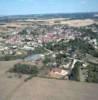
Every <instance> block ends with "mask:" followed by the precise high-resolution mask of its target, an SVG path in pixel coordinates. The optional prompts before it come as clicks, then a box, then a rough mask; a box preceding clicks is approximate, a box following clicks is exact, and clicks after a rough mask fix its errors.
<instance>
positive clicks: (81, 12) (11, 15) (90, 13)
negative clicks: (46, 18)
mask: <svg viewBox="0 0 98 100" xmlns="http://www.w3.org/2000/svg"><path fill="white" fill-rule="evenodd" d="M97 13H98V11H97V12H72V13H59V12H58V13H42V14H40V13H38V14H20V15H19V14H16V15H14V14H13V15H0V17H9V16H33V15H35V16H36V15H38V16H42V15H56V14H97Z"/></svg>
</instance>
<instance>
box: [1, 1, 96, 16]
mask: <svg viewBox="0 0 98 100" xmlns="http://www.w3.org/2000/svg"><path fill="white" fill-rule="evenodd" d="M97 7H98V1H96V0H93V1H92V0H66V1H65V0H47V1H46V0H41V1H40V0H36V1H35V0H28V1H25V0H0V16H11V15H40V14H41V15H42V14H58V13H61V14H62V13H64V14H68V13H90V12H98V9H97Z"/></svg>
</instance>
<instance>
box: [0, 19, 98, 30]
mask: <svg viewBox="0 0 98 100" xmlns="http://www.w3.org/2000/svg"><path fill="white" fill-rule="evenodd" d="M35 23H36V24H43V25H56V24H61V25H68V26H72V27H80V26H87V25H91V24H94V23H98V21H97V22H95V21H94V20H93V19H81V20H79V19H77V20H74V19H73V20H71V19H69V18H53V19H43V20H34V19H28V20H25V21H22V20H21V21H12V22H9V23H4V24H3V25H0V32H8V31H11V30H14V29H16V30H20V29H23V28H25V27H28V26H30V27H31V26H32V25H33V24H35Z"/></svg>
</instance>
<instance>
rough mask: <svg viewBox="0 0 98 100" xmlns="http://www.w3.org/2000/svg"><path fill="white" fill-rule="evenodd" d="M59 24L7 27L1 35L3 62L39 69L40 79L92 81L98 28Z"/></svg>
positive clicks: (0, 44) (96, 62)
mask: <svg viewBox="0 0 98 100" xmlns="http://www.w3.org/2000/svg"><path fill="white" fill-rule="evenodd" d="M55 23H56V24H46V23H45V22H44V21H38V22H36V23H35V22H34V23H33V24H30V25H27V26H25V27H19V26H15V25H14V26H13V25H12V26H6V27H7V29H6V30H7V32H0V60H1V61H3V60H5V61H9V60H15V59H19V60H20V62H19V63H18V64H29V65H32V66H36V67H37V68H38V70H39V73H38V75H37V76H39V77H45V78H54V79H64V80H78V81H89V78H88V77H89V74H88V73H89V71H88V70H89V69H88V66H90V65H93V64H94V65H97V64H98V58H97V56H98V52H97V50H98V38H97V37H98V34H97V33H98V25H97V24H91V25H86V26H82V27H73V26H69V25H66V24H58V22H57V21H55ZM22 25H23V26H24V24H22ZM2 27H3V25H2ZM3 28H4V27H3ZM88 33H89V34H88ZM90 33H93V35H92V34H90ZM77 66H79V67H78V68H77ZM76 70H78V71H77V72H76ZM97 81H98V80H97Z"/></svg>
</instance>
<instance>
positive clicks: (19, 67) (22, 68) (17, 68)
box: [10, 63, 38, 76]
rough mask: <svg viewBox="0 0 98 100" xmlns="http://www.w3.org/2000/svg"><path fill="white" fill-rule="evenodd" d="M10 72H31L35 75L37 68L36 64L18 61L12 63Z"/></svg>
mask: <svg viewBox="0 0 98 100" xmlns="http://www.w3.org/2000/svg"><path fill="white" fill-rule="evenodd" d="M10 72H15V73H21V74H32V75H35V76H36V75H37V74H38V68H37V67H36V66H31V65H27V64H20V63H18V64H15V65H14V68H12V69H11V70H10Z"/></svg>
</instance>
